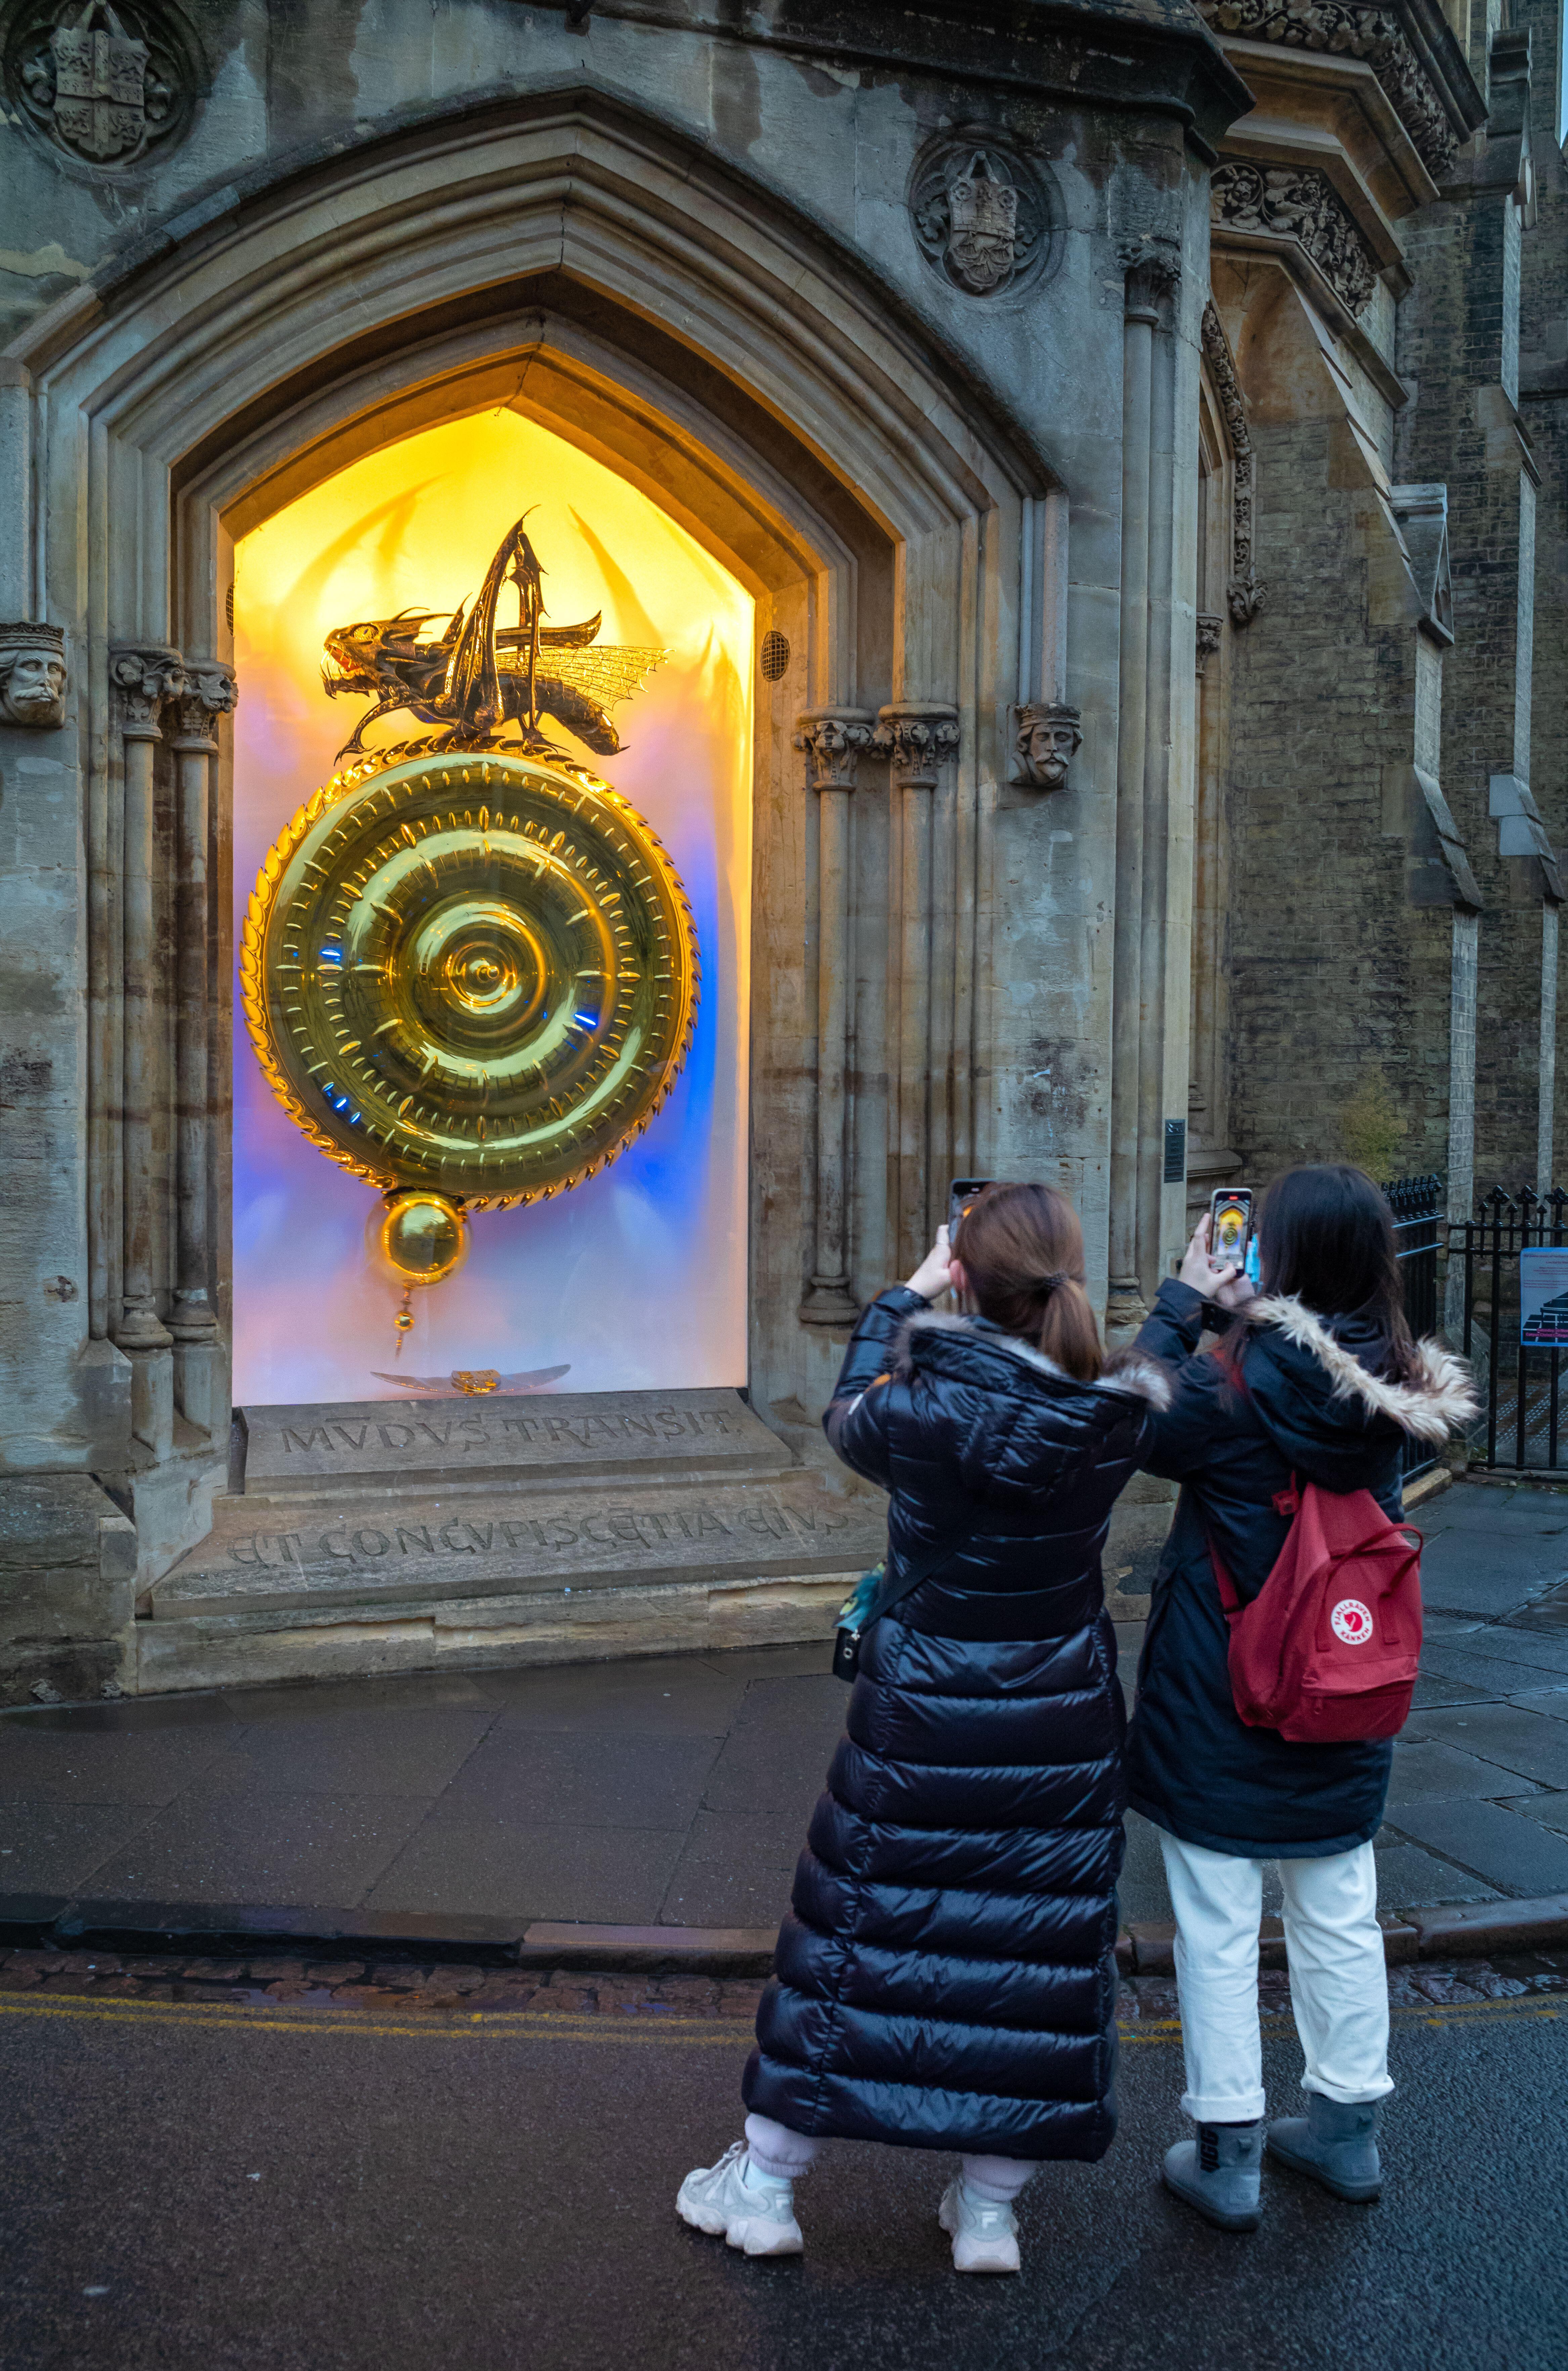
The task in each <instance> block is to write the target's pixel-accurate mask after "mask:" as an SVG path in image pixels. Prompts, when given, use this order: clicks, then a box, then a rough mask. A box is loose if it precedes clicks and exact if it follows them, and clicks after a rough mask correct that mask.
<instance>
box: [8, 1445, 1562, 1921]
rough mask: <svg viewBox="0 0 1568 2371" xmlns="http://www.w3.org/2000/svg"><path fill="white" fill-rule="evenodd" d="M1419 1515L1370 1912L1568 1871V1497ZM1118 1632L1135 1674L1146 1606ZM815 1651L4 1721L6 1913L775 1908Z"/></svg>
mask: <svg viewBox="0 0 1568 2371" xmlns="http://www.w3.org/2000/svg"><path fill="white" fill-rule="evenodd" d="M1418 1520H1419V1521H1421V1524H1422V1528H1423V1530H1424V1531H1425V1532H1426V1533H1427V1538H1428V1543H1429V1545H1428V1551H1427V1556H1426V1559H1425V1585H1426V1600H1427V1607H1428V1620H1427V1641H1428V1646H1427V1653H1426V1657H1425V1661H1424V1665H1423V1679H1422V1682H1421V1684H1420V1687H1419V1689H1418V1692H1417V1696H1416V1706H1415V1710H1414V1713H1413V1715H1412V1718H1411V1723H1410V1726H1409V1728H1408V1729H1407V1730H1406V1732H1405V1735H1404V1738H1403V1739H1402V1740H1401V1741H1400V1744H1399V1745H1398V1746H1397V1747H1396V1749H1395V1767H1394V1780H1393V1787H1392V1790H1391V1793H1390V1798H1389V1809H1388V1825H1387V1826H1386V1827H1385V1829H1384V1830H1383V1832H1382V1833H1381V1835H1380V1836H1379V1838H1378V1866H1379V1872H1380V1880H1381V1882H1380V1892H1381V1900H1382V1906H1383V1907H1384V1908H1386V1909H1388V1910H1390V1911H1392V1910H1403V1909H1411V1908H1414V1907H1417V1906H1419V1905H1426V1904H1431V1903H1464V1902H1481V1901H1492V1900H1497V1899H1499V1898H1502V1897H1505V1896H1515V1897H1520V1896H1523V1897H1534V1896H1539V1895H1543V1894H1549V1893H1557V1892H1562V1891H1568V1493H1565V1494H1562V1495H1559V1494H1557V1493H1555V1492H1552V1491H1547V1490H1540V1489H1517V1490H1508V1489H1504V1488H1500V1487H1498V1486H1490V1485H1488V1486H1481V1485H1474V1486H1458V1487H1456V1488H1454V1489H1451V1490H1449V1491H1447V1492H1446V1494H1444V1495H1443V1496H1442V1497H1440V1498H1436V1499H1434V1501H1432V1502H1431V1504H1430V1505H1429V1506H1428V1507H1426V1508H1424V1509H1422V1510H1421V1512H1420V1515H1419V1517H1418ZM1119 1637H1120V1640H1121V1648H1122V1658H1121V1662H1122V1671H1123V1677H1124V1680H1125V1682H1126V1683H1127V1684H1128V1687H1129V1689H1130V1688H1131V1683H1132V1671H1133V1668H1134V1666H1135V1662H1136V1651H1137V1644H1138V1637H1139V1632H1138V1629H1137V1626H1136V1625H1131V1624H1128V1625H1121V1626H1120V1628H1119ZM827 1655H828V1646H827V1642H826V1641H824V1642H822V1643H821V1644H818V1645H812V1646H807V1647H785V1648H759V1649H749V1650H746V1651H742V1652H738V1653H732V1654H715V1655H711V1656H678V1657H668V1658H665V1657H658V1658H651V1659H647V1660H635V1661H629V1662H620V1663H601V1664H573V1665H568V1666H558V1667H556V1668H554V1669H551V1670H544V1671H509V1672H508V1671H501V1672H497V1671H488V1672H483V1673H476V1674H473V1675H470V1676H452V1675H447V1674H442V1675H440V1676H437V1677H432V1678H429V1679H421V1678H404V1679H397V1680H388V1681H366V1682H356V1683H349V1684H343V1685H327V1686H314V1687H306V1686H298V1687H272V1688H264V1689H257V1690H253V1691H241V1692H237V1693H234V1694H218V1695H200V1696H171V1697H163V1698H157V1699H147V1700H143V1701H141V1702H137V1703H127V1704H122V1705H109V1706H87V1707H83V1708H81V1709H77V1710H72V1709H42V1708H40V1709H38V1710H30V1709H29V1710H19V1711H11V1712H7V1713H5V1714H3V1715H0V1918H6V1919H9V1920H11V1921H12V1922H17V1921H20V1920H28V1919H33V1920H37V1921H39V1922H42V1921H44V1920H46V1919H49V1918H52V1917H55V1916H57V1915H58V1914H60V1913H61V1912H62V1911H64V1910H65V1909H66V1908H67V1906H68V1905H75V1909H74V1912H73V1914H74V1915H76V1916H78V1917H82V1916H84V1914H85V1917H86V1923H87V1925H88V1926H92V1925H94V1924H101V1925H104V1926H109V1925H129V1924H140V1925H142V1926H147V1927H154V1926H158V1925H160V1924H161V1923H163V1922H164V1920H165V1918H166V1916H167V1915H168V1914H172V1913H177V1912H178V1911H180V1909H192V1910H196V1909H200V1910H203V1912H205V1913H208V1914H210V1913H211V1912H213V1911H215V1910H216V1909H220V1908H225V1907H228V1908H236V1907H241V1908H246V1909H248V1910H257V1909H261V1910H266V1911H271V1912H273V1913H277V1914H285V1913H287V1912H289V1911H301V1912H304V1911H311V1912H321V1911H323V1910H333V1911H338V1912H346V1911H354V1912H356V1913H358V1914H362V1915H372V1916H376V1917H378V1918H382V1919H388V1920H396V1919H399V1918H407V1919H410V1920H418V1921H420V1922H422V1926H423V1931H424V1933H426V1934H427V1935H428V1934H434V1933H436V1932H439V1931H441V1929H442V1927H443V1925H446V1926H449V1928H450V1932H451V1935H452V1937H453V1939H454V1940H456V1939H460V1938H461V1936H462V1932H463V1929H462V1925H461V1922H462V1921H464V1920H465V1919H491V1920H494V1919H507V1920H513V1921H516V1922H517V1923H518V1924H519V1925H521V1924H526V1923H528V1922H529V1921H531V1920H563V1921H570V1922H574V1923H578V1922H582V1923H589V1924H598V1925H609V1926H645V1925H651V1924H668V1925H675V1926H706V1927H730V1928H733V1927H762V1926H771V1925H772V1923H773V1921H774V1920H775V1919H776V1918H777V1916H778V1914H779V1913H780V1911H781V1910H782V1909H783V1907H784V1903H785V1901H786V1899H787V1896H788V1890H789V1881H790V1875H791V1871H792V1870H793V1868H794V1865H795V1860H796V1855H797V1854H798V1852H799V1849H800V1845H801V1842H802V1839H803V1836H804V1833H805V1828H806V1822H807V1818H808V1816H809V1812H810V1808H811V1805H812V1803H813V1801H814V1800H815V1798H816V1796H817V1793H818V1791H819V1787H820V1786H821V1782H822V1775H823V1772H824V1770H825V1769H826V1767H827V1764H828V1760H829V1757H830V1754H831V1752H832V1749H833V1746H834V1743H835V1742H836V1741H837V1738H838V1735H839V1731H840V1728H841V1725H842V1718H843V1708H844V1702H845V1693H844V1690H843V1688H842V1686H841V1685H840V1683H838V1682H837V1681H835V1680H834V1679H832V1678H831V1677H830V1674H829V1673H828V1671H826V1668H825V1666H826V1661H827ZM1130 1827H1131V1831H1132V1833H1131V1836H1130V1850H1129V1854H1128V1864H1127V1870H1126V1876H1125V1879H1124V1882H1123V1887H1122V1914H1123V1917H1124V1918H1125V1919H1126V1920H1128V1921H1129V1922H1132V1921H1139V1920H1158V1919H1162V1918H1167V1917H1168V1915H1169V1908H1168V1903H1167V1899H1166V1893H1165V1887H1164V1881H1163V1878H1162V1875H1161V1872H1160V1866H1159V1855H1158V1851H1157V1847H1156V1839H1155V1836H1154V1833H1153V1832H1152V1831H1151V1830H1150V1829H1149V1828H1148V1827H1147V1826H1146V1825H1144V1822H1141V1821H1138V1820H1133V1821H1132V1822H1130ZM1265 1906H1266V1907H1267V1908H1270V1909H1272V1908H1274V1907H1276V1906H1277V1900H1276V1899H1271V1900H1270V1901H1269V1902H1268V1903H1266V1905H1265ZM279 1924H280V1926H281V1927H283V1928H284V1929H286V1928H287V1927H288V1926H289V1924H290V1922H289V1920H288V1919H287V1918H286V1916H282V1915H280V1918H279ZM299 1931H302V1932H309V1931H321V1930H320V1929H319V1928H317V1929H312V1928H311V1927H309V1926H308V1925H301V1926H300V1927H299Z"/></svg>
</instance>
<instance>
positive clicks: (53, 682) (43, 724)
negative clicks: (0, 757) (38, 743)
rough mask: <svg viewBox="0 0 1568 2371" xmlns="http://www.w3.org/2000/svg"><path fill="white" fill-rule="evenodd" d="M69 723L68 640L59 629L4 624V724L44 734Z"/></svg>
mask: <svg viewBox="0 0 1568 2371" xmlns="http://www.w3.org/2000/svg"><path fill="white" fill-rule="evenodd" d="M64 721H65V637H64V633H63V632H62V631H61V630H60V628H59V627H58V626H32V625H10V626H6V625H0V723H6V724H28V725H32V726H33V727H35V728H36V729H37V730H39V731H41V732H47V731H48V730H49V729H50V728H51V727H52V726H53V725H56V724H63V723H64Z"/></svg>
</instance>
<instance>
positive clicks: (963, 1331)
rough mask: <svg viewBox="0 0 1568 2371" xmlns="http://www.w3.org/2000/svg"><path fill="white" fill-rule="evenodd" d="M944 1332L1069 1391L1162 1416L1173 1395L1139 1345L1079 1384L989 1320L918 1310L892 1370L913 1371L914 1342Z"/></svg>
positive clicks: (1120, 1353) (1115, 1352)
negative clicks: (1113, 1398)
mask: <svg viewBox="0 0 1568 2371" xmlns="http://www.w3.org/2000/svg"><path fill="white" fill-rule="evenodd" d="M929 1334H943V1335H947V1336H954V1335H957V1336H967V1337H968V1339H969V1340H970V1341H971V1342H973V1343H974V1345H975V1347H977V1348H978V1349H981V1350H984V1351H989V1352H993V1353H995V1354H998V1355H1000V1356H1001V1357H1003V1358H1006V1359H1016V1361H1017V1362H1018V1364H1019V1365H1020V1366H1024V1367H1030V1368H1032V1369H1033V1370H1034V1371H1035V1372H1036V1373H1037V1374H1040V1375H1048V1376H1049V1377H1050V1378H1051V1381H1052V1382H1057V1383H1065V1384H1066V1385H1067V1387H1068V1389H1069V1390H1070V1391H1075V1392H1112V1393H1115V1394H1117V1395H1118V1396H1119V1397H1121V1398H1124V1399H1138V1400H1146V1401H1147V1403H1148V1405H1149V1406H1150V1407H1152V1408H1153V1409H1154V1410H1155V1412H1156V1415H1158V1416H1163V1415H1164V1413H1165V1411H1166V1409H1167V1408H1168V1407H1169V1405H1170V1403H1171V1397H1172V1391H1171V1381H1170V1377H1169V1376H1168V1375H1167V1372H1166V1371H1165V1369H1164V1368H1163V1367H1162V1366H1161V1365H1160V1363H1159V1360H1158V1359H1151V1358H1150V1357H1149V1355H1148V1353H1147V1352H1146V1351H1144V1350H1140V1349H1139V1348H1138V1347H1137V1346H1136V1345H1135V1344H1133V1345H1130V1346H1129V1347H1127V1348H1126V1349H1123V1350H1113V1351H1112V1352H1111V1354H1110V1356H1109V1358H1108V1359H1107V1360H1106V1362H1105V1370H1104V1372H1103V1373H1102V1374H1101V1375H1100V1377H1099V1379H1098V1382H1092V1383H1085V1382H1079V1380H1078V1378H1077V1376H1076V1375H1070V1374H1069V1373H1068V1372H1067V1370H1066V1368H1065V1367H1059V1366H1058V1365H1057V1363H1056V1361H1055V1359H1048V1358H1047V1357H1046V1355H1045V1353H1044V1351H1043V1350H1036V1349H1034V1348H1033V1347H1031V1346H1030V1345H1029V1344H1028V1342H1022V1341H1020V1340H1019V1339H1018V1336H1016V1334H1008V1333H1005V1331H1004V1330H1003V1328H1002V1327H1001V1326H1000V1325H993V1324H991V1322H990V1320H989V1319H988V1318H984V1317H958V1316H949V1315H947V1313H944V1312H943V1311H940V1310H936V1309H927V1310H918V1311H916V1313H915V1314H914V1315H913V1316H912V1317H910V1318H908V1319H906V1321H905V1323H904V1324H903V1326H902V1328H901V1329H900V1334H899V1336H898V1339H897V1341H896V1342H895V1344H894V1346H893V1372H894V1374H895V1375H898V1376H899V1377H900V1378H905V1377H908V1376H909V1375H911V1374H912V1373H913V1371H914V1366H915V1357H914V1347H915V1343H916V1341H917V1340H918V1339H919V1337H920V1336H923V1335H929Z"/></svg>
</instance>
